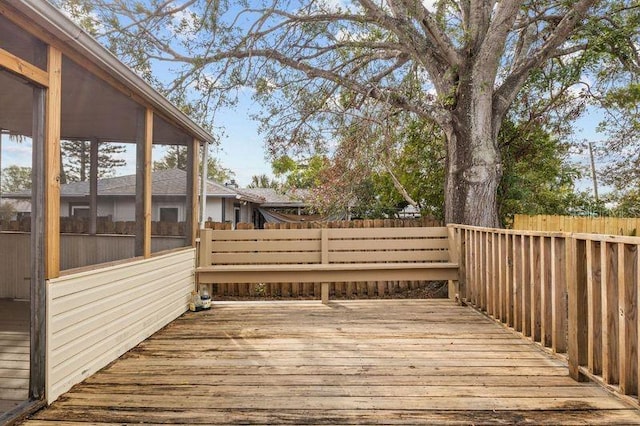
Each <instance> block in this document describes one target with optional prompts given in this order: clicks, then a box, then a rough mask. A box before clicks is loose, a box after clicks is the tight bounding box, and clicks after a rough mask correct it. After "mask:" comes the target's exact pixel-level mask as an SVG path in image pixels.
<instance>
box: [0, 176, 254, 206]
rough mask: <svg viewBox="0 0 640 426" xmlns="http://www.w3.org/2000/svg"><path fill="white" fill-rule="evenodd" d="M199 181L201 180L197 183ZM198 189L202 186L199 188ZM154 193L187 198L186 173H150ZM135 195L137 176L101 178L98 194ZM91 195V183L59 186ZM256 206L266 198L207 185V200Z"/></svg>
mask: <svg viewBox="0 0 640 426" xmlns="http://www.w3.org/2000/svg"><path fill="white" fill-rule="evenodd" d="M199 183H200V182H199V181H198V184H199ZM198 186H199V185H198ZM151 192H152V195H154V196H159V195H169V196H185V195H186V193H187V172H185V171H184V170H179V169H169V170H158V171H155V172H153V173H151ZM135 194H136V175H126V176H116V177H110V178H103V179H98V195H100V196H112V197H127V196H128V197H133V196H135ZM2 195H3V197H11V198H27V197H31V192H30V191H21V192H17V193H13V194H2ZM87 196H89V182H86V181H85V182H73V183H67V184H64V185H60V197H68V198H73V197H87ZM238 196H239V197H240V198H239V199H240V200H245V201H250V202H254V203H258V204H260V203H262V202H263V201H264V199H263V198H261V197H260V196H257V195H255V194H250V193H246V192H245V191H243V190H238V189H236V188H233V187H228V186H225V185H223V184H221V183H218V182H213V181H208V182H207V197H221V198H238Z"/></svg>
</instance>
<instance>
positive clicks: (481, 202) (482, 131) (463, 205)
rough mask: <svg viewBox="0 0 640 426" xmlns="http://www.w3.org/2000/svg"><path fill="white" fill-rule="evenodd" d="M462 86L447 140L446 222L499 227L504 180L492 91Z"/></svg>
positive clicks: (471, 85)
mask: <svg viewBox="0 0 640 426" xmlns="http://www.w3.org/2000/svg"><path fill="white" fill-rule="evenodd" d="M465 86H466V87H465ZM465 86H461V89H462V90H463V91H465V94H464V95H460V96H459V98H458V103H457V107H456V109H455V111H454V112H453V117H452V118H453V120H452V122H451V126H450V128H449V129H445V133H446V136H447V174H446V178H445V179H446V182H445V221H446V223H459V224H466V225H475V226H486V227H498V226H499V225H500V222H499V219H498V203H497V189H498V184H499V183H500V179H501V178H502V160H501V155H500V150H499V149H498V143H497V136H498V130H499V129H496V128H495V127H494V125H493V123H495V122H500V120H493V119H492V118H493V117H492V114H493V108H492V99H491V93H485V92H490V90H483V89H482V85H481V84H468V85H465Z"/></svg>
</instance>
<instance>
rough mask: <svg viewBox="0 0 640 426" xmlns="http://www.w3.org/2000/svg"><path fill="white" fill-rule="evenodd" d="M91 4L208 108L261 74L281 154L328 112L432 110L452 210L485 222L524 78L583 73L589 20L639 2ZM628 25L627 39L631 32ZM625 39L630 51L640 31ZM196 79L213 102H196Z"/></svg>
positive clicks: (136, 56) (327, 135) (194, 0)
mask: <svg viewBox="0 0 640 426" xmlns="http://www.w3.org/2000/svg"><path fill="white" fill-rule="evenodd" d="M72 2H73V3H76V4H82V3H83V1H82V0H73V1H72ZM90 4H92V5H94V6H95V9H93V10H92V13H95V14H96V15H95V16H97V17H99V19H98V20H100V21H101V22H102V23H101V24H100V25H103V27H102V29H103V31H102V36H103V37H104V38H105V39H106V40H108V42H109V43H110V45H111V48H112V49H114V50H115V51H116V52H118V53H119V54H120V56H121V57H124V58H125V59H126V60H127V61H128V62H129V63H130V64H132V65H133V66H134V67H136V68H137V69H138V70H139V71H141V72H143V73H147V74H149V70H150V66H151V65H153V64H154V63H157V62H158V61H162V62H164V63H168V64H173V66H172V71H173V73H174V74H173V75H174V76H175V78H174V79H172V80H171V81H169V82H165V84H164V86H163V89H164V90H165V91H166V93H167V94H168V95H169V96H171V97H172V98H173V99H174V100H175V101H178V102H183V103H184V104H185V105H187V104H189V105H191V106H193V105H196V108H195V109H192V110H191V112H195V113H200V114H203V115H202V118H204V117H206V114H207V106H209V105H212V104H216V103H215V102H212V100H213V99H214V97H215V99H218V100H219V99H222V98H220V97H218V95H219V94H220V93H223V92H224V91H225V90H226V89H228V88H230V87H242V86H251V87H253V88H254V89H255V90H256V95H257V97H258V98H261V99H262V100H263V101H264V102H265V105H266V106H267V109H266V111H267V112H266V116H264V124H265V129H266V130H267V134H268V136H269V143H270V148H271V149H272V153H273V154H274V155H276V154H278V151H279V150H280V151H282V150H285V149H290V148H292V147H298V148H299V147H307V146H312V147H316V148H317V147H318V145H319V144H320V143H322V142H325V143H326V141H327V140H331V138H332V134H331V132H328V131H327V130H328V129H330V128H331V127H330V126H329V125H330V124H332V123H333V124H335V123H336V120H337V122H343V120H344V117H357V116H358V112H359V111H360V110H361V109H362V108H366V109H367V110H369V111H371V110H372V109H376V108H377V109H378V111H379V112H380V113H379V114H377V116H378V117H380V116H382V115H383V114H394V112H395V111H401V112H402V113H410V114H412V115H415V116H416V117H418V118H420V119H425V120H430V121H432V122H434V123H436V124H437V125H438V126H439V127H440V129H441V130H442V132H443V134H444V135H445V138H446V172H445V188H444V190H445V219H446V221H447V222H457V223H466V224H474V225H483V226H496V225H498V206H497V197H496V194H497V189H498V186H499V183H500V178H501V176H502V174H503V169H504V165H503V159H502V158H501V155H500V149H499V146H498V133H499V132H500V129H501V125H502V123H503V119H504V118H505V116H506V114H507V112H508V110H509V108H510V107H511V105H512V103H513V102H514V100H515V99H516V96H517V95H518V94H519V92H520V91H521V90H522V89H523V86H524V85H525V83H526V82H527V80H528V78H529V77H530V76H531V74H532V73H533V72H534V71H537V70H540V69H542V68H544V67H545V66H547V65H548V64H549V63H556V64H558V66H562V67H564V66H568V69H571V70H573V71H574V72H577V75H578V77H579V76H580V74H581V72H582V70H584V69H588V66H589V63H590V62H589V61H592V60H593V56H591V57H587V56H585V55H584V53H585V52H587V51H588V50H589V49H590V48H591V45H590V42H591V40H592V39H594V38H597V37H599V36H600V34H597V32H594V31H593V29H594V28H604V29H607V28H608V27H611V28H610V30H612V31H615V26H612V25H613V24H612V25H609V24H611V23H614V22H617V21H616V17H617V16H620V15H621V14H628V13H630V12H629V11H633V13H637V7H638V6H637V4H636V2H635V1H633V0H615V1H598V0H575V1H567V0H528V1H518V0H500V1H497V0H436V1H428V0H423V1H417V0H352V1H348V0H307V1H304V0H258V1H239V2H226V1H224V0H214V1H204V0H174V1H164V0H149V1H135V0H120V1H118V2H111V1H106V0H96V1H92V2H90ZM85 5H86V3H85ZM634 25H636V30H635V31H633V29H631V31H629V29H628V28H627V29H626V30H625V31H626V32H625V33H624V34H627V35H628V36H629V37H626V38H625V36H624V35H623V36H621V37H620V38H622V39H623V43H624V40H628V39H629V38H630V37H631V38H632V37H636V36H635V35H634V34H637V22H636V23H635V24H634ZM629 46H631V47H630V50H631V51H632V52H635V53H636V57H635V58H633V57H631V58H630V60H631V62H633V61H634V59H637V45H635V44H633V41H631V43H630V44H628V45H627V47H629ZM597 48H598V49H600V51H604V50H607V49H609V50H611V51H615V50H616V49H620V46H619V45H618V46H617V47H616V45H611V46H607V45H606V43H604V44H600V45H598V46H597ZM627 59H629V58H627ZM170 67H171V65H170ZM195 92H197V93H198V94H200V95H201V99H204V101H205V102H202V103H196V104H194V103H189V102H188V101H189V99H191V96H193V93H195ZM216 105H217V104H216ZM340 117H341V118H340Z"/></svg>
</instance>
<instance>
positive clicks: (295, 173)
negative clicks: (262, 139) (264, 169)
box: [271, 155, 328, 189]
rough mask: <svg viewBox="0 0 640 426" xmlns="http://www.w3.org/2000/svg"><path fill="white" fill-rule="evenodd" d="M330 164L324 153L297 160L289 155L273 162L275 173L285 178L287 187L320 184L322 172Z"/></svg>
mask: <svg viewBox="0 0 640 426" xmlns="http://www.w3.org/2000/svg"><path fill="white" fill-rule="evenodd" d="M327 165H328V158H327V157H326V156H324V155H313V156H311V157H309V158H308V159H305V160H302V161H299V162H297V161H295V160H294V159H293V158H291V157H289V156H288V155H283V156H281V157H279V158H276V159H275V160H273V162H272V163H271V168H272V170H273V174H274V175H276V177H278V178H283V179H284V186H285V187H287V188H297V189H303V188H314V187H317V186H318V185H319V184H320V174H321V173H322V171H323V170H324V169H325V168H326V167H327Z"/></svg>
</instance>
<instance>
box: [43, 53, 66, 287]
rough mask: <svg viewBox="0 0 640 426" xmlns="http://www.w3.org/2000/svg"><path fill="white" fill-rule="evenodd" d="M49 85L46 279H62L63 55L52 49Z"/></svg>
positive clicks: (49, 64) (46, 165)
mask: <svg viewBox="0 0 640 426" xmlns="http://www.w3.org/2000/svg"><path fill="white" fill-rule="evenodd" d="M48 57H49V61H48V66H47V68H48V74H49V84H48V90H47V100H46V107H45V116H46V128H45V135H46V136H45V170H46V171H45V176H46V177H45V180H46V194H45V200H46V206H45V211H46V214H45V216H46V224H45V235H46V238H45V240H46V248H45V257H46V277H47V278H49V279H50V278H57V277H58V276H60V116H61V102H62V53H61V52H60V50H58V49H56V48H54V47H49V54H48Z"/></svg>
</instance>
